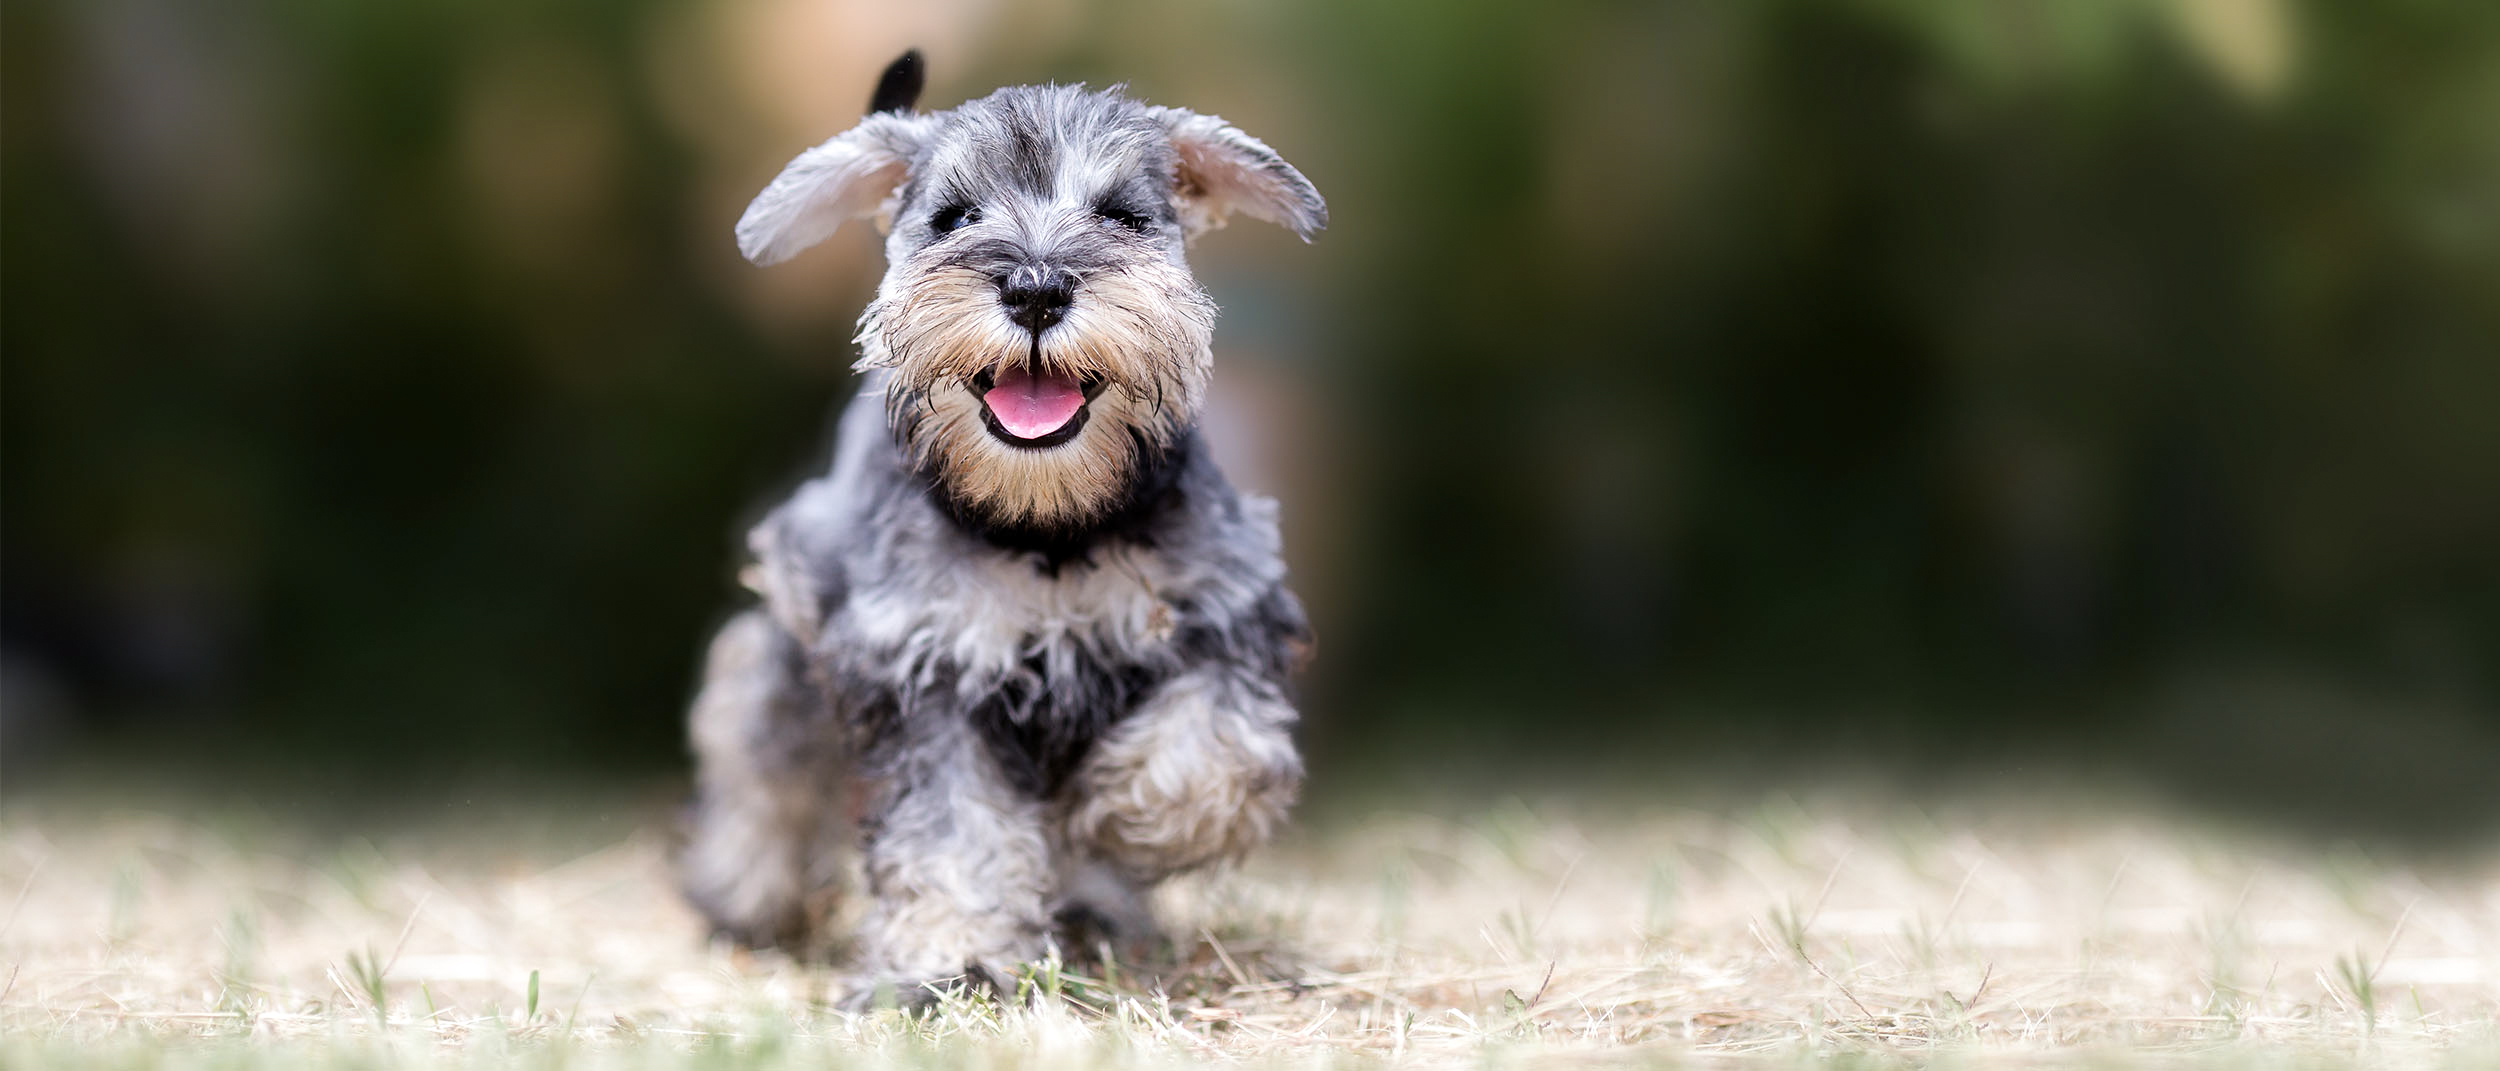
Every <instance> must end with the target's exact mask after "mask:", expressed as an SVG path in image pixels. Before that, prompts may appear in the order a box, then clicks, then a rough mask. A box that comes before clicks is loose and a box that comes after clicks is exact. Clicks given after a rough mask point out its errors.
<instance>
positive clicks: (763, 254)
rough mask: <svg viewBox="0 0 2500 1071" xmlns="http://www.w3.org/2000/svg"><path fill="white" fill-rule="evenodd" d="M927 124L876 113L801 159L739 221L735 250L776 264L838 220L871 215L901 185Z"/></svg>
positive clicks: (901, 115) (820, 236) (925, 120)
mask: <svg viewBox="0 0 2500 1071" xmlns="http://www.w3.org/2000/svg"><path fill="white" fill-rule="evenodd" d="M929 124H930V119H929V117H928V116H925V115H912V114H906V113H898V112H878V113H876V114H874V115H871V116H869V117H868V118H866V119H862V120H860V122H859V125H858V126H855V127H852V128H851V129H849V130H847V131H844V132H842V133H840V134H837V135H835V136H834V137H833V139H832V140H830V141H827V142H825V143H824V144H822V145H819V146H816V147H815V148H813V149H809V150H807V151H806V152H803V153H800V154H799V155H798V158H797V159H794V160H792V161H790V166H788V167H785V168H783V169H782V170H781V175H780V177H778V178H775V179H773V184H772V185H770V186H766V187H764V192H762V193H759V194H756V195H755V201H754V202H753V203H751V204H749V205H747V211H746V215H743V216H740V217H738V251H739V252H741V253H744V254H746V258H747V259H748V260H751V261H754V262H755V263H757V264H779V263H781V262H782V261H785V260H788V259H790V258H791V257H794V256H797V255H799V253H800V252H801V251H803V250H805V249H807V247H809V246H812V245H815V244H816V243H818V242H821V241H824V240H825V239H826V238H829V237H831V236H832V235H833V232H834V231H835V230H836V229H837V228H839V227H841V226H842V224H843V222H844V221H846V220H854V219H858V218H860V217H862V216H867V215H872V214H874V213H875V212H876V211H877V207H878V206H879V205H882V204H884V203H885V199H886V197H887V196H889V195H891V194H892V193H893V192H894V189H895V187H897V186H900V185H901V184H902V182H903V176H904V173H905V172H906V171H907V170H908V169H909V166H910V163H911V157H912V154H913V152H914V151H915V150H916V149H917V147H918V146H919V144H920V140H921V137H922V136H923V135H924V134H925V133H926V132H927V130H928V127H929Z"/></svg>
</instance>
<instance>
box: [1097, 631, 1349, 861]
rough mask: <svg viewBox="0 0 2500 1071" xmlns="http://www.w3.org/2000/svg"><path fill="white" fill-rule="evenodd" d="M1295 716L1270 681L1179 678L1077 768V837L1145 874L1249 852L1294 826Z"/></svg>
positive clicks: (1298, 772)
mask: <svg viewBox="0 0 2500 1071" xmlns="http://www.w3.org/2000/svg"><path fill="white" fill-rule="evenodd" d="M1293 722H1294V712H1293V708H1292V707H1290V706H1287V705H1286V704H1285V703H1284V702H1283V701H1282V700H1281V699H1278V698H1276V697H1275V696H1273V695H1272V694H1270V693H1269V692H1268V691H1267V690H1266V689H1265V688H1262V687H1260V686H1257V685H1254V684H1250V683H1245V682H1241V681H1237V680H1232V679H1227V678H1224V677H1221V676H1217V675H1212V674H1192V675H1188V676H1183V677H1180V678H1176V679H1174V680H1173V681H1171V682H1169V683H1167V684H1165V685H1164V686H1163V687H1162V688H1161V689H1159V690H1158V691H1156V693H1155V694H1154V695H1153V696H1152V697H1151V698H1149V699H1148V700H1147V701H1146V703H1145V704H1144V705H1143V706H1141V707H1139V708H1138V710H1137V712H1136V713H1135V714H1133V715H1131V716H1130V717H1129V719H1128V720H1127V721H1124V722H1122V723H1121V724H1120V726H1119V727H1118V728H1117V729H1115V730H1113V731H1112V733H1111V735H1110V736H1108V737H1106V738H1105V739H1104V740H1103V741H1102V743H1101V744H1099V745H1097V746H1096V747H1095V749H1094V751H1093V753H1092V754H1091V755H1089V756H1087V758H1086V760H1085V764H1084V765H1083V766H1082V767H1080V768H1079V769H1078V770H1077V773H1076V777H1075V779H1074V782H1073V787H1074V793H1075V794H1074V797H1073V802H1072V804H1071V806H1070V808H1069V811H1068V818H1067V830H1068V835H1069V837H1070V838H1071V839H1072V840H1073V841H1074V842H1076V843H1078V844H1082V845H1085V846H1087V847H1089V848H1090V849H1091V850H1092V851H1093V852H1094V854H1095V855H1097V856H1098V857H1100V858H1101V859H1103V860H1105V861H1107V862H1109V863H1111V864H1112V865H1113V866H1115V867H1117V868H1119V869H1120V870H1121V871H1122V872H1123V873H1124V874H1127V875H1129V876H1131V877H1133V878H1136V879H1139V880H1145V881H1152V880H1156V879H1159V878H1161V877H1163V876H1165V875H1168V874H1172V873H1175V872H1177V871H1182V870H1188V869H1191V868H1194V867H1199V866H1203V865H1206V864H1208V863H1212V862H1217V861H1222V860H1229V859H1235V858H1238V857H1240V856H1241V855H1242V854H1243V853H1246V852H1248V851H1249V850H1250V849H1252V848H1254V847H1257V846H1258V845H1259V844H1261V843H1264V842H1265V841H1266V840H1267V839H1268V838H1269V837H1270V836H1272V835H1273V834H1274V833H1275V831H1276V829H1277V828H1278V827H1280V826H1282V825H1283V824H1284V820H1285V812H1286V811H1287V810H1289V809H1290V808H1291V807H1292V806H1293V800H1294V796H1295V794H1296V793H1297V792H1299V791H1300V789H1301V785H1302V757H1301V755H1299V754H1298V753H1296V752H1295V751H1294V746H1293V738H1292V736H1291V735H1290V733H1289V730H1290V728H1291V726H1292V725H1293Z"/></svg>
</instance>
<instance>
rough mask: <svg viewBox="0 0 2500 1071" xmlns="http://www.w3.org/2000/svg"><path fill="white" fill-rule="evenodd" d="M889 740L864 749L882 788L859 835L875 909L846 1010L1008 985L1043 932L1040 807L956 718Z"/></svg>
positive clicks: (916, 726) (904, 730)
mask: <svg viewBox="0 0 2500 1071" xmlns="http://www.w3.org/2000/svg"><path fill="white" fill-rule="evenodd" d="M890 733H891V737H890V739H888V740H886V741H883V742H881V743H880V744H879V745H878V746H877V747H876V748H874V749H873V750H872V752H871V756H872V757H871V764H872V770H871V776H872V778H873V779H874V781H875V783H876V784H877V791H876V796H875V798H874V799H873V800H872V801H871V802H870V804H869V808H868V814H867V816H866V820H865V821H864V822H863V823H862V827H861V832H862V839H863V841H864V844H863V861H864V863H865V869H866V876H867V886H868V895H869V896H870V898H871V904H870V907H869V910H868V914H867V917H866V918H865V919H864V920H862V922H861V923H860V930H859V951H860V957H859V964H860V971H861V974H862V978H861V984H860V985H859V987H858V989H857V990H856V991H855V992H854V993H853V995H852V1001H853V1003H854V1004H855V1005H858V1006H867V1005H869V1004H872V1003H875V1002H877V1001H882V1000H886V999H893V1000H895V1001H897V1002H900V1003H902V1004H905V1005H917V1004H924V1003H926V1002H927V1001H928V1000H930V999H932V998H933V997H934V995H935V992H936V990H937V989H942V988H947V987H949V986H952V985H963V986H968V987H969V986H1004V985H1006V984H1007V983H1008V980H1009V979H1011V978H1012V977H1013V976H1014V969H1015V968H1016V967H1017V966H1018V965H1021V964H1023V963H1026V962H1028V961H1031V960H1034V959H1037V958H1039V957H1040V956H1041V955H1042V954H1043V953H1044V951H1045V940H1046V935H1047V934H1048V932H1049V921H1050V919H1049V911H1048V903H1047V902H1048V898H1049V895H1050V888H1051V872H1050V857H1049V847H1048V843H1047V838H1046V837H1045V836H1044V832H1043V825H1042V812H1041V804H1040V802H1039V801H1037V800H1035V799H1033V798H1031V796H1030V795H1029V794H1027V793H1024V792H1020V791H1018V790H1017V789H1016V788H1015V787H1014V786H1013V785H1011V784H1010V783H1009V782H1008V780H1007V778H1006V776H1005V774H1004V772H1003V771H1001V770H1000V769H999V766H998V763H997V762H996V760H995V759H993V758H992V757H991V755H990V753H989V751H988V750H987V749H986V748H985V747H983V745H982V743H981V741H980V739H979V737H978V736H976V735H975V734H974V732H973V731H972V728H971V725H970V724H969V722H968V721H966V720H965V719H964V718H963V717H962V716H961V715H960V714H958V713H956V712H953V711H937V710H930V711H921V712H907V713H905V714H903V715H902V716H901V717H900V718H898V719H897V724H895V725H894V726H892V727H891V729H890ZM889 994H890V996H889Z"/></svg>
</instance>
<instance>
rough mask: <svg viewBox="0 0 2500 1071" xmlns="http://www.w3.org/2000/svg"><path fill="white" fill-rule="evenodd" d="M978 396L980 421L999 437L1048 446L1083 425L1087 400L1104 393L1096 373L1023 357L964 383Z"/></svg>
mask: <svg viewBox="0 0 2500 1071" xmlns="http://www.w3.org/2000/svg"><path fill="white" fill-rule="evenodd" d="M966 385H967V386H969V387H970V388H972V393H973V395H974V396H975V397H978V398H980V399H981V422H982V423H983V424H984V425H986V426H987V427H988V428H989V429H990V434H991V435H994V436H997V437H998V440H999V441H1000V442H1004V443H1007V444H1008V445H1010V446H1021V447H1026V448H1028V449H1035V450H1040V449H1046V448H1049V447H1053V446H1057V445H1059V444H1061V443H1064V442H1067V441H1068V440H1070V439H1073V438H1076V434H1077V433H1078V432H1080V431H1083V430H1085V414H1086V404H1087V403H1089V402H1091V401H1093V400H1094V397H1095V396H1096V395H1098V394H1101V393H1102V388H1103V380H1102V379H1101V377H1098V376H1073V375H1069V374H1067V373H1064V372H1053V371H1049V370H1047V369H1044V368H1043V367H1042V366H1041V363H1040V362H1038V361H1027V362H1025V363H1024V364H1021V365H1017V366H1016V367H1014V368H1010V369H1008V370H1006V371H1004V372H983V373H981V374H980V375H977V376H974V377H972V379H971V380H970V381H969V382H968V383H967V384H966Z"/></svg>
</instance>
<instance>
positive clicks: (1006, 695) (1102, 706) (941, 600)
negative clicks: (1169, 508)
mask: <svg viewBox="0 0 2500 1071" xmlns="http://www.w3.org/2000/svg"><path fill="white" fill-rule="evenodd" d="M917 579H918V581H919V582H917V583H914V584H912V585H909V587H911V588H916V589H917V590H916V591H904V590H891V591H889V590H864V591H854V592H853V593H852V597H851V601H850V605H849V607H848V608H847V610H848V616H849V624H850V626H851V631H852V633H853V637H854V638H855V639H856V640H857V641H859V642H860V644H861V646H862V648H863V649H864V650H866V651H874V652H878V654H877V655H875V656H872V657H873V658H874V659H875V660H876V661H880V662H883V663H884V665H885V666H887V667H888V669H889V672H891V673H893V674H894V679H893V681H892V683H893V685H894V686H895V687H896V690H897V692H898V693H899V694H900V695H903V696H911V697H915V698H916V700H917V701H916V702H915V701H913V700H906V701H905V703H904V705H905V707H906V708H912V707H917V708H919V709H906V710H904V711H903V714H904V716H906V717H965V718H968V719H970V722H971V724H972V726H973V728H974V729H975V731H976V732H978V733H979V735H980V736H981V738H982V740H983V742H984V744H985V745H986V746H987V747H988V749H989V751H990V753H991V755H992V756H993V757H994V758H995V759H996V760H997V761H998V763H999V765H1000V767H1001V768H1002V769H1003V770H1004V771H1005V773H1006V774H1007V776H1008V777H1009V779H1010V780H1011V781H1014V782H1015V783H1017V784H1018V786H1019V787H1021V788H1023V789H1025V790H1026V791H1028V792H1031V793H1033V794H1035V795H1037V796H1047V795H1049V794H1051V793H1054V792H1056V791H1057V790H1058V786H1059V785H1060V784H1061V783H1062V782H1064V781H1065V780H1066V778H1067V776H1068V774H1069V773H1070V772H1071V771H1072V770H1073V769H1074V767H1075V765H1076V763H1077V762H1078V761H1080V760H1082V759H1083V758H1084V756H1085V753H1086V752H1087V751H1088V750H1089V749H1090V748H1091V747H1092V745H1093V743H1094V741H1095V740H1096V739H1097V738H1098V737H1100V736H1101V735H1102V734H1103V733H1104V732H1105V731H1107V730H1108V729H1109V728H1110V727H1111V726H1112V725H1114V724H1116V723H1117V722H1118V721H1119V720H1120V719H1122V718H1124V717H1126V716H1127V714H1128V713H1129V712H1130V711H1131V710H1132V709H1134V708H1135V706H1136V705H1137V703H1138V702H1139V701H1140V700H1141V699H1142V698H1143V697H1144V696H1145V694H1146V693H1147V692H1148V691H1150V690H1151V689H1152V688H1154V686H1155V685H1157V684H1159V683H1161V681H1162V680H1163V679H1164V678H1166V677H1168V676H1169V675H1170V673H1171V672H1172V670H1173V669H1174V668H1175V666H1176V665H1177V662H1178V655H1177V650H1176V645H1175V643H1174V637H1175V635H1176V633H1177V632H1178V629H1179V616H1180V614H1181V612H1182V607H1184V606H1186V605H1188V603H1187V600H1186V597H1185V596H1186V591H1185V585H1184V583H1183V581H1182V579H1181V578H1179V577H1177V576H1176V575H1174V571H1173V570H1171V569H1169V568H1167V567H1165V566H1164V564H1163V563H1162V562H1160V561H1159V560H1157V559H1156V558H1155V557H1154V556H1152V555H1150V554H1141V553H1130V552H1106V553H1098V554H1097V555H1095V557H1094V560H1093V561H1092V562H1089V563H1071V564H1068V565H1065V566H1062V567H1061V568H1059V569H1058V570H1056V571H1050V570H1044V569H1040V568H1037V567H1035V566H1034V565H1033V564H1031V562H1030V560H1029V559H1028V558H1025V557H1023V556H1005V555H999V556H989V557H985V558H982V559H976V560H973V561H966V562H961V563H959V564H958V567H957V568H954V569H951V570H948V571H947V572H946V573H945V574H944V575H942V576H936V577H921V578H917ZM1176 602H1177V603H1178V604H1179V605H1176Z"/></svg>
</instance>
